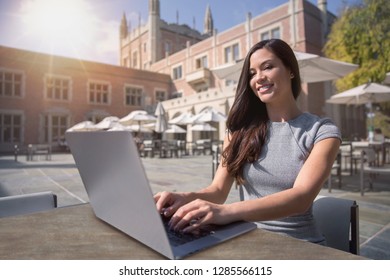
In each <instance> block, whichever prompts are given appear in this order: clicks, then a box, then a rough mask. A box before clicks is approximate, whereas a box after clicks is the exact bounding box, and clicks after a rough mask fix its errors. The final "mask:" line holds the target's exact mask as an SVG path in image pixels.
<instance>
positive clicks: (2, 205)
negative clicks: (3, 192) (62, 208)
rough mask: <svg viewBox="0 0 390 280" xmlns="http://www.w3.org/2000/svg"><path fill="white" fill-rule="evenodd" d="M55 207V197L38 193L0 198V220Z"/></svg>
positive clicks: (49, 193)
mask: <svg viewBox="0 0 390 280" xmlns="http://www.w3.org/2000/svg"><path fill="white" fill-rule="evenodd" d="M56 207H57V195H55V194H54V193H52V192H39V193H31V194H22V195H11V196H5V197H0V218H2V217H9V216H15V215H23V214H29V213H35V212H41V211H46V210H50V209H53V208H56Z"/></svg>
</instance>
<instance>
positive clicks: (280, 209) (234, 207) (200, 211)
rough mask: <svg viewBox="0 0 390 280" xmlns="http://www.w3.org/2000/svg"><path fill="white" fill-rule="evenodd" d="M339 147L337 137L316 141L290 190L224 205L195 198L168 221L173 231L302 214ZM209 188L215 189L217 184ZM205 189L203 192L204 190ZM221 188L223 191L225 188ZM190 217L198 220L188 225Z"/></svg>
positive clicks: (327, 171)
mask: <svg viewBox="0 0 390 280" xmlns="http://www.w3.org/2000/svg"><path fill="white" fill-rule="evenodd" d="M339 146H340V140H339V139H337V138H327V139H325V140H322V141H320V142H318V143H317V144H315V145H314V147H313V149H312V151H311V153H310V155H309V157H308V159H307V160H306V162H305V164H304V165H303V167H302V169H301V171H300V172H299V174H298V176H297V179H296V180H295V183H294V185H293V187H292V188H291V189H288V190H285V191H281V192H278V193H275V194H272V195H269V196H266V197H263V198H258V199H254V200H247V201H240V202H236V203H232V204H224V205H220V204H213V203H209V202H206V201H204V200H194V201H192V202H190V203H188V204H186V205H184V206H182V207H180V209H178V211H177V212H176V213H175V214H174V215H173V217H172V219H171V223H172V225H173V227H174V228H175V229H176V230H179V229H184V231H192V230H194V229H196V228H197V227H199V226H202V225H205V224H210V223H216V224H225V223H230V222H233V221H238V220H246V221H262V220H275V219H279V218H283V217H287V216H291V215H295V214H300V213H303V212H305V211H306V210H307V209H308V208H309V207H310V205H311V204H312V202H313V200H314V199H315V197H316V196H317V195H318V193H319V191H320V190H321V187H322V185H323V184H324V182H325V181H326V179H327V178H328V176H329V174H330V171H331V168H332V165H333V163H334V160H335V158H336V156H337V153H338V150H339ZM218 172H226V169H224V168H222V169H221V170H218ZM286 172H288V171H287V170H286ZM222 175H223V174H222ZM222 175H221V176H222ZM222 177H223V176H222ZM218 182H220V179H219V180H218ZM222 182H223V180H222ZM209 188H211V190H214V191H215V189H218V184H217V185H216V186H214V187H213V186H212V185H211V186H210V187H209ZM207 189H208V188H206V189H205V190H204V191H205V192H207ZM221 190H222V193H223V192H224V188H222V189H221ZM211 193H213V192H211ZM192 220H196V221H197V223H195V224H192V225H190V226H188V221H192Z"/></svg>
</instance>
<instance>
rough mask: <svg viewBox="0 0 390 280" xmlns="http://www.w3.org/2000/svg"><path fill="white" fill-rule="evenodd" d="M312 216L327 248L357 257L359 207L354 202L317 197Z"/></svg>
mask: <svg viewBox="0 0 390 280" xmlns="http://www.w3.org/2000/svg"><path fill="white" fill-rule="evenodd" d="M313 216H314V218H315V220H316V222H317V224H318V226H319V228H320V230H321V231H322V233H323V235H324V236H325V239H326V243H327V246H328V247H332V248H335V249H339V250H343V251H346V252H350V253H352V254H355V255H359V247H360V245H359V244H360V243H359V206H358V205H357V203H356V201H354V200H349V199H343V198H337V197H326V196H318V197H317V198H316V199H315V200H314V203H313Z"/></svg>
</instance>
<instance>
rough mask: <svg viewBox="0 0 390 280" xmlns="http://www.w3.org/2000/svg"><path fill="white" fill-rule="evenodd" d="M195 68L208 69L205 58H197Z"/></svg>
mask: <svg viewBox="0 0 390 280" xmlns="http://www.w3.org/2000/svg"><path fill="white" fill-rule="evenodd" d="M195 67H196V69H200V68H207V67H208V65H207V56H202V57H200V58H197V59H196V61H195Z"/></svg>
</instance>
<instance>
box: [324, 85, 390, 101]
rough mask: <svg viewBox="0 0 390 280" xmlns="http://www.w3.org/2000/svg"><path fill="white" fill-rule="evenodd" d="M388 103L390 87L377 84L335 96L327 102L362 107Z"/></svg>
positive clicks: (362, 86) (361, 86)
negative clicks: (370, 104) (368, 104)
mask: <svg viewBox="0 0 390 280" xmlns="http://www.w3.org/2000/svg"><path fill="white" fill-rule="evenodd" d="M387 101H390V87H388V86H385V85H381V84H377V83H366V84H363V85H360V86H358V87H354V88H351V89H349V90H346V91H344V92H342V93H338V94H335V95H333V96H332V97H331V98H329V99H328V100H326V102H327V103H332V104H346V105H350V104H351V105H362V104H366V103H380V102H387Z"/></svg>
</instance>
